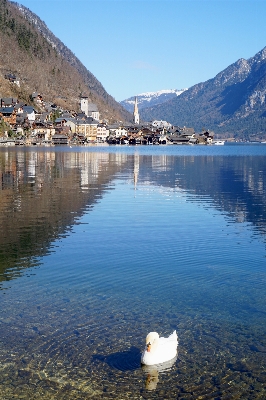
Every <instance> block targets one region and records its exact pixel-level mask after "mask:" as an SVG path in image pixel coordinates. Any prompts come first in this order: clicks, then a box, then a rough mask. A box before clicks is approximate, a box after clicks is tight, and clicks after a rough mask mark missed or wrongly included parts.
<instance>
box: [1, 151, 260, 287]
mask: <svg viewBox="0 0 266 400" xmlns="http://www.w3.org/2000/svg"><path fill="white" fill-rule="evenodd" d="M264 163H265V159H264V157H263V156H256V157H252V158H251V157H247V156H239V157H232V156H231V157H221V156H196V157H195V156H168V155H154V156H151V155H135V156H134V155H132V154H125V153H108V152H105V153H97V152H95V153H94V152H86V151H84V152H83V151H80V152H65V151H58V150H55V149H48V148H47V149H44V150H41V149H39V150H38V151H35V152H32V151H30V150H27V149H26V150H24V149H22V150H20V149H15V150H12V149H5V148H3V149H2V150H1V151H0V176H1V186H0V212H1V213H0V229H1V235H0V280H4V279H5V280H8V279H12V278H13V277H15V276H16V274H19V271H20V269H21V268H23V267H29V266H33V265H36V260H35V261H34V257H38V256H41V255H44V254H46V253H47V252H48V251H49V247H50V246H51V242H52V241H53V240H55V239H57V238H59V237H60V236H62V235H63V234H66V232H67V231H69V230H70V229H71V226H72V225H73V224H75V223H78V218H79V217H80V216H81V215H82V214H83V213H84V212H85V211H86V210H88V209H89V208H90V207H91V206H92V205H93V204H94V203H95V202H97V199H99V198H100V197H101V196H102V193H103V191H104V190H106V189H107V188H108V189H109V188H110V185H109V183H110V181H111V180H112V179H113V178H114V176H115V174H116V173H117V172H119V171H121V170H124V172H126V175H127V174H130V176H131V178H132V183H134V185H135V187H137V186H138V185H140V184H142V183H143V182H145V183H149V184H155V185H157V186H161V187H162V188H163V187H165V188H166V187H167V188H172V189H174V188H179V189H182V190H184V191H187V192H188V193H189V194H190V195H192V196H193V195H195V196H196V198H197V197H198V196H200V197H201V203H202V202H204V201H205V200H206V207H208V206H209V205H214V206H215V207H217V208H218V209H220V210H223V211H225V212H226V213H228V214H229V215H230V216H231V217H232V218H234V219H235V220H236V221H239V222H245V221H246V222H250V223H252V224H253V225H254V226H256V227H257V229H258V230H260V232H262V233H264V234H265V233H266V197H265V196H266V195H265V187H266V177H265V175H263V170H264ZM191 199H192V198H191ZM170 211H171V210H170ZM34 263H35V264H34ZM14 267H16V269H15V268H14Z"/></svg>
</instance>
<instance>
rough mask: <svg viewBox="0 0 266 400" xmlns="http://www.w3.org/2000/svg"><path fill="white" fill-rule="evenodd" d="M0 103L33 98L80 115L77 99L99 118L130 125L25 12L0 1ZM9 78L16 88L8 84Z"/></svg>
mask: <svg viewBox="0 0 266 400" xmlns="http://www.w3.org/2000/svg"><path fill="white" fill-rule="evenodd" d="M0 35H1V41H0V97H7V96H18V97H19V98H20V99H21V100H24V101H27V102H28V103H30V95H31V94H32V92H35V91H37V92H39V93H41V94H42V96H43V98H44V100H46V101H51V102H54V103H56V104H58V105H59V106H62V107H64V108H66V109H76V110H78V109H79V96H80V95H81V94H82V95H86V96H88V97H89V99H90V101H91V102H93V103H96V104H97V106H98V108H99V111H100V114H101V118H106V119H108V120H109V121H113V120H122V121H123V120H124V121H125V120H130V119H131V115H130V114H129V113H128V112H127V111H126V110H125V109H124V108H123V107H122V106H121V105H120V104H119V103H118V102H116V101H115V100H114V98H113V97H112V96H110V95H109V94H108V93H107V92H106V90H105V89H104V87H103V86H102V84H101V83H100V82H99V81H98V80H97V79H96V78H95V76H94V75H93V74H92V73H91V72H90V71H88V70H87V69H86V67H85V66H84V65H83V64H82V63H81V62H80V61H79V60H78V58H77V57H76V56H75V55H74V54H73V53H72V51H71V50H70V49H68V48H67V47H66V46H65V45H64V44H63V43H62V42H61V41H60V40H59V39H58V38H57V37H56V36H55V35H54V34H53V33H52V32H51V31H50V30H49V29H48V27H47V26H46V24H45V23H44V22H43V21H41V19H40V18H39V17H38V16H37V15H36V14H34V13H33V12H31V11H30V10H29V9H28V8H26V7H24V6H22V5H20V4H18V3H14V2H11V1H8V0H0ZM10 73H11V74H13V75H15V76H16V78H17V79H18V80H19V82H20V86H19V87H18V86H17V85H14V84H10V83H9V82H8V81H7V80H6V79H5V75H6V74H10Z"/></svg>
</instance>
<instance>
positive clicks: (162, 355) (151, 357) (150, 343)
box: [141, 331, 178, 365]
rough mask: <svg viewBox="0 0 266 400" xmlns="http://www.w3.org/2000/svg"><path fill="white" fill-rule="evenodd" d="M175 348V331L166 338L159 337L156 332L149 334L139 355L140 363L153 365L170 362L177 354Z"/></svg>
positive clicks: (176, 342)
mask: <svg viewBox="0 0 266 400" xmlns="http://www.w3.org/2000/svg"><path fill="white" fill-rule="evenodd" d="M177 346H178V341H177V334H176V331H174V332H173V333H172V334H171V335H170V336H169V337H168V338H164V337H159V335H158V333H157V332H150V333H149V334H148V335H147V337H146V346H145V349H144V351H143V353H142V355H141V363H142V364H145V365H154V364H161V363H164V362H166V361H169V360H172V359H173V358H174V357H175V356H176V354H177Z"/></svg>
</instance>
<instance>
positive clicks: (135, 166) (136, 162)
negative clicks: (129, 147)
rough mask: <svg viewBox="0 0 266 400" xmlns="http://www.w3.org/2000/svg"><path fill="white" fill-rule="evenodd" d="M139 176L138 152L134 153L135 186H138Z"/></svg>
mask: <svg viewBox="0 0 266 400" xmlns="http://www.w3.org/2000/svg"><path fill="white" fill-rule="evenodd" d="M138 177H139V156H138V155H137V154H135V155H134V186H135V189H136V188H137V183H138Z"/></svg>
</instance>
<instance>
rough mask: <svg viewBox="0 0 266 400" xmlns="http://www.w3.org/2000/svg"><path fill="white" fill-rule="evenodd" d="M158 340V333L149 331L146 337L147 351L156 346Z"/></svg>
mask: <svg viewBox="0 0 266 400" xmlns="http://www.w3.org/2000/svg"><path fill="white" fill-rule="evenodd" d="M158 341H159V335H158V333H157V332H150V333H149V334H148V335H147V337H146V346H147V348H146V350H147V351H148V352H150V351H152V350H154V349H155V348H156V347H157V344H158Z"/></svg>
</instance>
